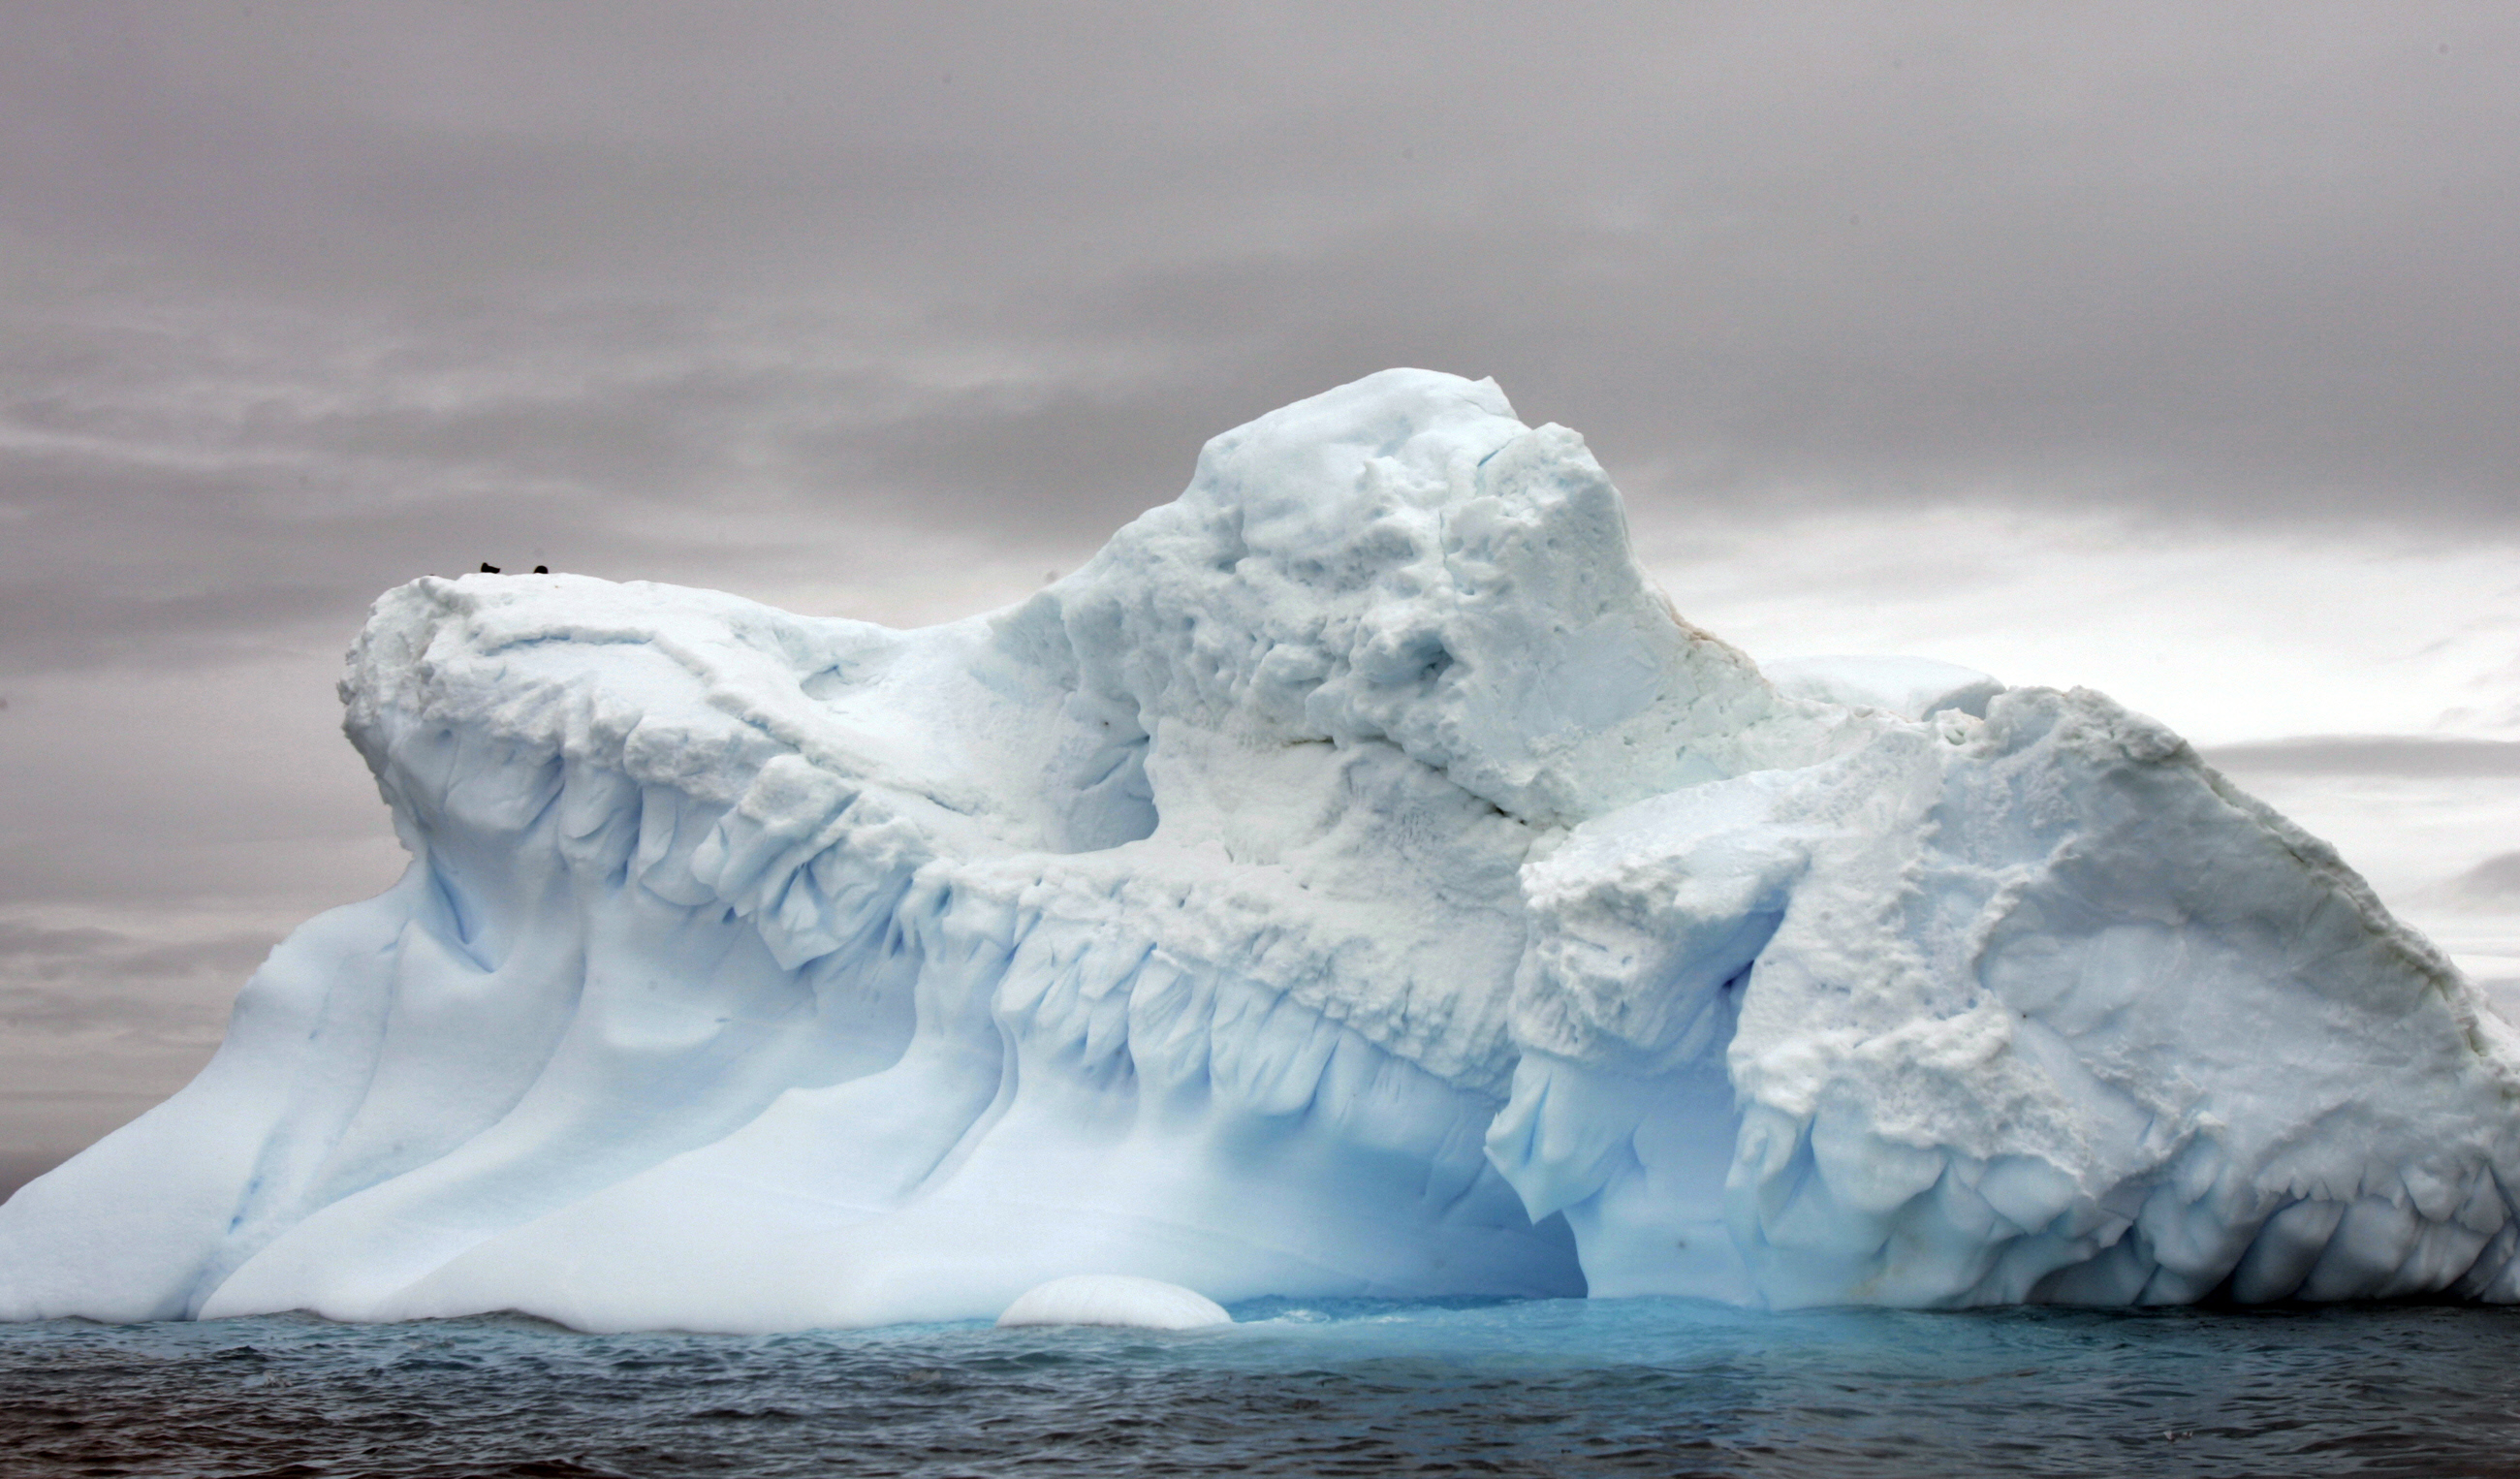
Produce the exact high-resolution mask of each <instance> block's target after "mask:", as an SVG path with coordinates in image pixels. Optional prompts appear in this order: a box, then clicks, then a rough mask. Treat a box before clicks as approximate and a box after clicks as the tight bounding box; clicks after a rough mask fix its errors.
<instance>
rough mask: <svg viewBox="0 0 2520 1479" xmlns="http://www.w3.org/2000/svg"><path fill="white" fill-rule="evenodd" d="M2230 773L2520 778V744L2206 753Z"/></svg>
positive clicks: (2272, 743)
mask: <svg viewBox="0 0 2520 1479" xmlns="http://www.w3.org/2000/svg"><path fill="white" fill-rule="evenodd" d="M2205 759H2206V760H2207V761H2209V762H2210V763H2212V764H2214V765H2216V766H2219V767H2221V768H2223V769H2225V770H2229V771H2235V772H2239V773H2241V774H2247V773H2250V772H2257V773H2261V774H2266V775H2280V776H2412V777H2420V778H2426V779H2431V778H2436V777H2445V776H2520V741H2514V740H2505V739H2430V738H2426V737H2422V736H2413V735H2339V736H2311V737H2304V738H2301V739H2270V740H2266V741H2263V742H2260V743H2255V744H2227V745H2222V746H2219V747H2217V748H2214V749H2210V750H2207V751H2205Z"/></svg>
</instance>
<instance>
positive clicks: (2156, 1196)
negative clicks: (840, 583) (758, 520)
mask: <svg viewBox="0 0 2520 1479" xmlns="http://www.w3.org/2000/svg"><path fill="white" fill-rule="evenodd" d="M1775 677H1776V681H1773V682H1772V681H1771V678H1770V676H1769V675H1763V673H1762V672H1761V670H1760V668H1759V667H1758V666H1757V665H1756V664H1754V663H1753V662H1752V661H1751V660H1750V659H1749V658H1748V657H1746V656H1744V655H1743V654H1741V653H1740V652H1738V651H1736V650H1733V648H1731V647H1729V646H1727V645H1725V644H1724V643H1722V642H1720V641H1718V640H1716V639H1715V638H1713V637H1711V636H1709V635H1707V634H1706V633H1704V632H1701V631H1699V630H1697V629H1696V628H1694V627H1692V626H1690V625H1689V624H1688V622H1686V621H1685V620H1683V619H1681V618H1680V617H1679V616H1678V615H1677V614H1676V613H1675V612H1674V610H1673V609H1672V607H1671V605H1670V604H1669V603H1668V602H1667V601H1666V600H1665V599H1664V598H1663V596H1662V595H1661V594H1660V593H1659V592H1658V591H1657V590H1655V589H1654V587H1653V586H1652V585H1651V583H1650V582H1648V581H1647V580H1646V579H1645V578H1644V577H1643V574H1642V573H1641V572H1640V570H1639V568H1638V566H1637V564H1636V562H1635V560H1634V559H1633V557H1632V556H1631V554H1630V552H1629V549H1628V545H1627V537H1626V526H1625V519H1624V515H1623V513H1622V510H1621V507H1620V503H1619V500H1618V496H1617V495H1616V493H1615V492H1614V491H1613V490H1612V489H1611V486H1610V484H1609V482H1608V481H1607V479H1606V478H1605V477H1604V475H1603V474H1602V472H1601V470H1600V469H1599V467H1598V465H1597V464H1596V463H1595V462H1594V460H1593V459H1592V457H1591V456H1590V454H1589V453H1588V452H1587V451H1586V450H1585V447H1584V444H1583V442H1582V440H1581V439H1580V438H1579V437H1577V436H1576V435H1575V433H1573V432H1571V431H1568V430H1566V429H1564V428H1562V427H1559V426H1541V427H1538V428H1532V427H1527V426H1523V425H1522V424H1521V423H1520V422H1518V421H1516V420H1515V419H1514V417H1513V414H1512V412H1511V410H1510V408H1509V407H1508V405H1507V403H1506V400H1505V398H1504V396H1503V394H1502V393H1501V392H1500V391H1499V390H1498V389H1497V387H1496V386H1495V385H1494V384H1493V383H1490V382H1486V381H1478V382H1472V381H1463V380H1460V379H1456V378H1453V377H1449V376H1442V375H1435V374H1430V373H1426V372H1419V371H1391V372H1386V373H1384V374H1381V375H1377V376H1373V377H1372V378H1370V379H1368V380H1365V381H1358V382H1356V383H1354V384H1350V385H1347V386H1343V387H1341V388H1339V389H1336V390H1333V391H1330V392H1328V393H1327V394H1324V395H1321V396H1318V397H1315V398H1313V399H1311V400H1307V401H1304V402H1301V403H1299V404H1296V405H1293V406H1290V407H1287V408H1285V409H1283V410H1281V411H1278V412H1276V413H1274V414H1272V415H1269V416H1267V417H1263V418H1262V419H1260V420H1259V421H1257V422H1254V423H1252V424H1251V425H1249V426H1243V427H1241V428H1239V429H1238V430H1234V431H1231V432H1228V433H1226V434H1225V435H1223V436H1220V437H1218V438H1217V439H1216V440H1214V441H1213V442H1211V443H1209V445H1208V446H1207V448H1206V449H1205V451H1204V452H1203V453H1202V454H1201V456H1200V458H1199V462H1198V466H1197V469H1196V472H1195V475H1194V476H1193V480H1192V482H1191V484H1190V487H1189V489H1188V491H1186V492H1185V493H1184V494H1183V495H1182V497H1181V498H1180V499H1179V500H1178V501H1177V502H1175V503H1173V504H1170V505H1167V506H1165V507H1163V508H1159V509H1156V510H1154V511H1152V512H1150V513H1148V515H1145V516H1143V517H1141V518H1140V519H1138V520H1137V521H1136V522H1134V523H1132V524H1130V525H1129V526H1128V527H1126V528H1124V529H1122V530H1121V531H1120V532H1119V533H1118V534H1117V535H1116V536H1115V537H1114V538H1113V539H1112V540H1111V542H1110V544H1109V545H1108V546H1107V547H1106V548H1105V549H1104V550H1103V551H1102V554H1101V555H1100V556H1098V557H1097V558H1096V559H1095V560H1093V561H1092V562H1091V563H1090V564H1088V565H1087V566H1085V567H1084V568H1083V569H1080V570H1078V571H1077V572H1075V573H1074V574H1072V575H1069V576H1068V577H1066V578H1065V579H1063V580H1060V581H1057V582H1056V583H1055V584H1053V585H1051V586H1050V587H1048V588H1046V589H1045V590H1043V591H1042V592H1041V593H1040V594H1039V595H1037V596H1035V597H1034V598H1033V599H1031V600H1029V601H1027V602H1025V603H1023V604H1022V605H1017V606H1015V607H1013V608H1012V609H1009V610H1005V611H1001V612H998V613H995V614H993V615H989V616H984V617H978V618H973V619H970V620H967V621H961V622H957V623H953V624H950V625H946V626H941V627H936V628H932V629H928V630H923V631H915V632H896V631H890V630H886V629H883V628H880V627H877V626H873V625H868V624H865V623H861V622H855V621H846V620H831V619H813V618H806V617H800V616H793V615H788V614H786V613H783V612H780V611H776V610H771V609H767V608H765V607H762V606H759V605H752V604H750V603H747V602H744V601H742V600H738V599H736V598H733V597H730V596H724V595H717V594H712V593H707V592H700V591H690V590H680V589H674V588H669V587H664V586H657V585H648V584H637V583H633V584H625V585H615V584H609V583H607V582H603V581H599V580H593V579H587V578H581V577H573V576H567V575H548V576H546V575H533V576H495V575H470V576H465V577H463V578H460V579H454V580H441V579H435V578H431V579H427V580H421V581H417V582H414V583H412V584H410V585H407V586H404V587H401V588H400V589H397V590H394V591H391V592H388V593H387V594H386V595H385V596H384V597H383V598H382V599H381V600H380V601H379V602H378V604H377V606H376V609H375V611H374V614H373V616H372V617H371V619H370V621H369V623H368V625H367V628H366V630H365V631H364V632H363V633H362V634H361V636H360V637H359V639H358V642H357V645H356V647H355V648H354V649H353V650H352V652H351V654H350V659H349V669H348V674H347V677H346V679H345V680H344V683H343V686H342V694H343V697H344V699H345V701H346V704H347V718H346V721H345V724H346V729H347V731H348V734H349V736H350V739H352V741H353V742H354V743H355V744H356V745H357V746H358V748H359V750H360V751H361V753H362V754H363V755H364V756H365V758H366V759H367V761H368V763H369V765H370V766H371V767H372V768H373V770H374V771H375V773H376V776H377V779H378V783H379V785H380V787H381V789H382V793H383V796H384V799H385V800H386V802H387V803H388V804H389V806H390V807H391V809H392V815H393V819H394V825H395V827H396V829H397V830H398V832H399V834H400V836H401V838H402V840H403V842H404V844H405V845H406V847H407V848H408V849H409V851H410V853H411V856H412V863H411V866H410V869H409V871H408V873H407V874H405V876H404V877H403V879H402V880H401V882H400V883H398V884H397V885H396V886H395V887H394V888H393V889H392V890H390V891H389V892H387V893H386V894H384V895H383V896H382V897H380V898H377V899H374V900H371V901H369V902H367V903H363V904H358V905H353V906H351V907H349V908H345V909H339V910H336V911H333V912H332V913H330V914H327V915H324V916H322V917H320V918H318V919H315V920H313V921H311V922H309V923H308V924H306V925H305V926H304V927H302V928H301V929H299V930H298V931H297V932H295V933H294V934H293V935H292V936H291V937H290V938H289V939H288V940H287V941H285V942H284V943H283V944H282V945H281V946H280V947H279V948H278V949H277V950H275V951H274V952H273V954H272V956H271V958H270V960H269V962H268V963H267V964H265V965H264V966H263V967H262V969H261V970H260V971H259V972H258V973H257V974H256V975H255V976H254V977H253V978H252V980H251V981H250V982H249V983H248V986H247V988H246V990H245V992H244V994H243V996H242V997H241V998H240V999H239V1001H238V1004H237V1008H236V1012H235V1016H234V1019H233V1022H232V1024H231V1027H230V1030H229V1033H228V1036H227V1039H226V1041H225V1043H224V1045H223V1046H222V1047H221V1049H220V1051H219V1053H218V1054H217V1056H216V1057H215V1058H214V1059H213V1060H212V1062H211V1063H210V1064H209V1066H208V1067H207V1068H205V1069H204V1070H203V1073H202V1074H201V1076H200V1077H199V1078H198V1079H197V1080H196V1081H195V1082H194V1083H193V1084H192V1085H191V1086H190V1087H188V1088H187V1089H185V1090H184V1091H183V1092H182V1093H181V1094H179V1095H177V1096H176V1097H175V1098H172V1099H170V1100H169V1101H167V1102H166V1103H165V1104H163V1105H161V1106H159V1107H158V1108H157V1109H156V1110H154V1111H152V1112H151V1113H149V1114H148V1115H146V1116H144V1117H142V1118H141V1119H140V1120H138V1121H136V1122H134V1123H133V1124H131V1125H130V1126H128V1127H126V1128H125V1129H123V1130H121V1131H119V1132H117V1133H116V1134H114V1135H113V1136H112V1137H109V1138H108V1139H107V1140H105V1141H104V1142H102V1143H99V1144H98V1145H96V1146H95V1147H93V1148H92V1149H90V1150H89V1151H88V1152H86V1153H85V1154H83V1155H82V1156H80V1157H78V1158H77V1159H76V1160H74V1161H72V1162H71V1163H69V1164H68V1165H67V1166H65V1167H63V1168H62V1169H60V1170H58V1171H56V1172H54V1173H53V1174H52V1175H50V1176H48V1177H46V1178H43V1179H42V1180H40V1181H38V1182H36V1183H34V1184H32V1185H30V1186H29V1187H27V1188H24V1189H23V1190H22V1191H21V1192H20V1193H19V1194H18V1195H17V1196H16V1197H15V1198H14V1199H13V1200H11V1201H10V1202H9V1203H8V1204H7V1206H6V1207H5V1208H0V1319H25V1318H38V1317H50V1316H63V1315H82V1316H89V1317H94V1318H99V1319H109V1320H134V1319H163V1318H185V1317H216V1316H224V1315H238V1314H246V1313H250V1312H266V1311H279V1310H290V1309H306V1310H312V1311H316V1312H319V1313H321V1314H324V1315H327V1316H332V1317H336V1318H340V1319H350V1320H393V1319H405V1318H416V1317H427V1316H451V1315H459V1314H466V1313H472V1312H479V1311H489V1310H501V1309H514V1310H520V1311H526V1312H530V1313H533V1314H536V1315H540V1316H545V1317H548V1318H550V1319H553V1320H557V1321H561V1322H566V1323H568V1324H572V1325H577V1326H581V1327H588V1328H604V1329H621V1328H639V1327H680V1328H698V1329H719V1330H771V1329H782V1328H796V1327H803V1326H812V1325H840V1324H868V1323H879V1322H899V1321H923V1320H948V1319H987V1318H990V1317H991V1316H994V1315H995V1314H997V1313H998V1312H999V1311H1001V1310H1003V1309H1005V1308H1007V1307H1008V1305H1009V1304H1010V1303H1011V1302H1012V1301H1014V1300H1015V1299H1016V1298H1017V1297H1018V1296H1019V1295H1022V1294H1023V1293H1024V1292H1025V1291H1027V1290H1030V1289H1034V1288H1035V1287H1037V1286H1039V1285H1042V1284H1043V1283H1045V1282H1046V1281H1049V1280H1055V1279H1059V1278H1063V1277H1069V1276H1076V1275H1089V1274H1114V1273H1117V1274H1125V1275H1127V1276H1130V1277H1140V1278H1147V1279H1157V1280H1162V1281H1164V1282H1167V1283H1175V1284H1181V1285H1185V1286H1188V1287H1190V1288H1193V1289H1197V1290H1200V1291H1202V1292H1203V1293H1204V1294H1205V1295H1207V1296H1212V1297H1214V1298H1217V1299H1223V1300H1227V1301H1232V1300H1238V1299H1244V1298H1251V1297H1256V1296H1262V1295H1272V1294H1275V1295H1287V1296H1294V1297H1328V1296H1336V1295H1351V1294H1374V1295H1439V1294H1530V1295H1564V1294H1574V1293H1580V1292H1585V1291H1587V1290H1589V1291H1590V1292H1591V1293H1593V1294H1595V1295H1619V1294H1643V1293H1666V1294H1688V1295H1701V1296H1706V1297H1710V1298H1716V1299H1723V1300H1732V1301H1739V1302H1744V1303H1751V1304H1765V1305H1769V1306H1778V1307H1782V1306H1796V1305H1811V1304H1821V1303H1832V1302H1869V1303H1882V1304H1896V1305H1906V1306H1948V1305H1964V1304H1983V1303H1998V1302H2006V1301H2037V1300H2052V1301H2078V1302H2090V1303H2104V1304H2105V1303H2131V1302H2161V1301H2184V1300H2195V1299H2199V1298H2202V1297H2205V1296H2207V1295H2209V1294H2215V1293H2217V1292H2220V1293H2221V1294H2224V1295H2227V1296H2228V1297H2232V1298H2237V1299H2241V1300H2269V1299H2279V1298H2286V1297H2300V1298H2307V1299H2339V1298H2349V1297H2362V1296H2387V1295H2397V1294H2411V1293H2420V1292H2428V1291H2443V1290H2447V1291H2453V1292H2455V1293H2457V1294H2461V1295H2466V1296H2472V1297H2478V1298H2485V1299H2494V1300H2510V1299H2514V1298H2520V1261H2515V1258H2514V1253H2515V1251H2520V1225H2515V1223H2514V1220H2513V1218H2512V1216H2511V1212H2512V1207H2513V1200H2512V1196H2511V1193H2510V1192H2509V1191H2508V1190H2507V1189H2506V1188H2507V1187H2509V1186H2510V1185H2512V1184H2511V1183H2506V1182H2505V1181H2504V1180H2503V1179H2502V1176H2501V1173H2502V1172H2503V1171H2504V1170H2506V1169H2520V1142H2516V1141H2515V1132H2520V1104H2516V1103H2515V1096H2520V1076H2515V1071H2514V1070H2515V1064H2520V1044H2515V1040H2514V1036H2513V1031H2512V1029H2511V1028H2509V1027H2507V1026H2506V1025H2505V1024H2504V1023H2503V1022H2502V1021H2501V1019H2500V1018H2499V1017H2498V1016H2496V1015H2495V1014H2493V1013H2492V1012H2491V1011H2490V1010H2489V1009H2487V1008H2486V1007H2485V1005H2484V1003H2483V1001H2482V999H2481V998H2480V996H2479V995H2478V993H2477V992H2476V990H2475V989H2474V988H2473V987H2472V986H2471V985H2470V984H2469V983H2467V982H2466V981H2464V980H2463V979H2461V978H2460V977H2459V976H2458V975H2457V973H2456V972H2455V971H2453V969H2452V968H2451V967H2450V966H2449V965H2448V964H2446V962H2445V961H2444V959H2443V958H2442V957H2441V956H2440V955H2439V954H2438V953H2437V952H2436V951H2435V950H2434V949H2433V948H2432V947H2431V946H2430V945H2428V944H2427V943H2426V942H2425V941H2424V940H2422V939H2421V938H2420V937H2418V936H2416V935H2414V934H2413V933H2411V932H2409V931H2408V930H2407V929H2406V928H2404V927H2403V926H2401V925H2400V924H2399V923H2397V922H2396V921H2395V920H2393V919H2391V918H2390V916H2389V915H2388V914H2387V913H2386V912H2385V911H2384V910H2383V909H2382V908H2381V906H2380V905H2379V903H2378V902H2377V900H2376V899H2375V898H2374V897H2373V895H2372V894H2371V893H2370V891H2369V890H2368V889H2367V888H2366V887H2365V886H2364V885H2363V882H2362V880H2361V879H2360V878H2359V877H2358V876H2357V875H2356V874H2354V873H2353V872H2351V871H2350V870H2349V869H2348V868H2346V867H2345V865H2344V864H2343V863H2341V862H2340V861H2339V860H2338V858H2337V857H2336V856H2335V854H2334V853H2333V852H2332V851H2331V850H2330V849H2328V848H2327V847H2326V846H2324V845H2323V844H2321V843H2320V842H2318V840H2316V839H2314V838H2312V837H2310V836H2308V835H2306V834H2305V833H2303V832H2302V831H2301V830H2299V829H2296V828H2294V827H2293V826H2291V825H2290V824H2288V823H2286V822H2285V821H2284V820H2283V819H2282V818H2280V817H2279V816H2277V815H2275V814H2274V813H2273V812H2272V811H2270V810H2269V809H2268V808H2266V807H2265V806H2263V805H2261V804H2259V803H2258V802H2256V801H2254V800H2252V799H2251V798H2250V797H2249V796H2247V795H2245V794H2243V793H2241V792H2240V791H2239V790H2237V789H2235V788H2234V787H2233V786H2232V785H2230V784H2228V782H2226V781H2225V780H2224V779H2223V778H2221V777H2220V776H2218V775H2217V774H2216V773H2215V772H2214V771H2212V770H2211V769H2209V768H2208V767H2206V766H2204V765H2203V764H2201V763H2199V761H2198V760H2197V758H2196V755H2195V754H2194V752H2193V751H2192V750H2191V749H2190V748H2189V747H2188V746H2187V745H2186V744H2184V743H2183V741H2181V740H2180V739H2178V738H2177V737H2176V736H2174V735H2172V734H2170V733H2169V732H2167V731H2166V730H2164V729H2163V728H2162V727H2161V726H2159V725H2158V724H2155V723H2153V722H2151V721H2149V720H2147V719H2144V718H2141V717H2139V716H2138V715H2135V714H2132V713H2129V712H2127V711H2126V710H2124V709H2121V708H2119V707H2118V706H2117V705H2115V704H2113V703H2111V702H2110V701H2109V700H2108V699H2106V698H2104V697H2102V696H2100V695H2096V694H2093V693H2089V692H2084V691H2075V692H2070V693H2059V692H2054V691H2049V690H2042V689H2013V690H2005V689H2003V688H2002V687H2001V686H2000V685H1998V684H1996V683H1995V682H1994V681H1993V680H1991V679H1987V678H1985V677H1984V675H1980V674H1973V673H1969V672H1967V671H1966V670H1960V669H1951V668H1948V667H1946V666H1942V665H1937V664H1920V663H1913V662H1904V663H1903V662H1898V661H1891V662H1877V661H1866V660H1857V659H1847V658H1828V659H1815V660H1812V661H1809V662H1805V663H1800V664H1778V666H1777V673H1776V675H1775Z"/></svg>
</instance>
